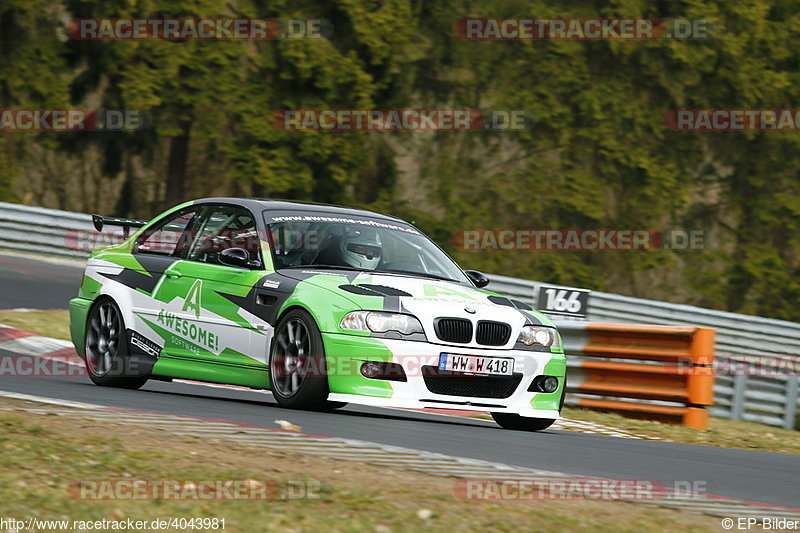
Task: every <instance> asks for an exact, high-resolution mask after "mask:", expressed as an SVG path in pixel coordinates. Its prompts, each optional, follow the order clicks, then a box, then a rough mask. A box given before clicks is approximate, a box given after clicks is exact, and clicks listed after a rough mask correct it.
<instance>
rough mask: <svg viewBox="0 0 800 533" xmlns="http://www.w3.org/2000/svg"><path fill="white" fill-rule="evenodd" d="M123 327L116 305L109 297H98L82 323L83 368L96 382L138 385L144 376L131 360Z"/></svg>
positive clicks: (125, 387) (126, 387) (145, 380)
mask: <svg viewBox="0 0 800 533" xmlns="http://www.w3.org/2000/svg"><path fill="white" fill-rule="evenodd" d="M129 354H130V351H129V349H128V338H127V330H126V329H125V322H124V320H123V318H122V313H120V310H119V307H117V304H116V303H114V301H113V300H111V299H110V298H104V299H102V300H100V301H98V302H97V303H96V304H95V305H94V307H93V308H92V311H91V312H90V313H89V320H88V321H87V323H86V370H87V372H88V373H89V379H91V380H92V381H93V382H94V383H95V384H96V385H101V386H103V387H120V388H124V389H138V388H139V387H141V386H142V385H144V384H145V383H146V382H147V376H141V375H138V373H137V372H136V369H135V368H133V366H134V365H132V364H131V358H130V355H129Z"/></svg>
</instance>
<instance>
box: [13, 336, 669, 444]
mask: <svg viewBox="0 0 800 533" xmlns="http://www.w3.org/2000/svg"><path fill="white" fill-rule="evenodd" d="M0 350H6V351H9V352H13V353H16V354H20V355H29V356H36V357H41V358H43V359H49V360H52V361H56V362H58V363H62V364H67V365H73V366H76V367H80V369H83V366H84V365H83V360H82V359H81V358H80V357H78V355H77V354H76V353H75V350H74V348H73V346H72V343H71V342H69V341H64V340H60V339H53V338H50V337H42V336H39V335H34V334H32V333H28V332H26V331H22V330H19V329H14V328H11V327H9V326H5V325H3V324H0ZM76 370H77V369H76ZM2 375H3V366H2V364H0V376H2ZM70 375H72V376H74V375H79V374H78V373H70ZM175 382H176V383H191V384H193V385H201V386H204V387H214V388H223V389H237V390H250V389H246V388H244V387H236V386H233V385H221V384H216V383H201V382H197V381H188V380H175ZM262 392H263V391H262ZM401 411H406V409H401ZM412 411H413V410H412ZM420 411H421V412H425V413H434V414H437V415H440V416H456V417H459V418H470V419H472V420H481V419H480V418H475V414H476V413H475V411H459V410H453V409H448V410H438V409H437V410H435V411H430V410H420ZM486 422H487V423H488V424H492V425H494V422H492V421H489V420H487V421H486ZM552 428H553V429H557V430H563V431H573V432H576V433H588V434H592V435H604V436H607V437H618V438H624V439H647V440H661V439H660V438H659V437H652V436H648V435H644V434H639V433H631V432H630V431H626V430H623V429H620V428H616V427H612V426H607V425H604V424H598V423H595V422H587V421H583V420H573V419H568V418H562V419H560V420H558V421H557V422H556V423H555V424H553V426H552Z"/></svg>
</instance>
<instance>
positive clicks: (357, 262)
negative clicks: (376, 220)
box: [338, 229, 383, 270]
mask: <svg viewBox="0 0 800 533" xmlns="http://www.w3.org/2000/svg"><path fill="white" fill-rule="evenodd" d="M338 252H339V253H338V255H339V260H340V262H342V263H344V264H346V265H349V266H351V267H355V268H363V269H365V270H374V269H375V268H376V267H377V266H378V263H380V261H381V253H382V252H383V244H382V243H381V237H380V235H378V233H377V232H376V231H374V230H369V229H367V230H364V229H358V230H356V231H354V232H352V233H350V232H348V233H347V234H346V235H344V236H342V237H341V240H340V241H339V250H338Z"/></svg>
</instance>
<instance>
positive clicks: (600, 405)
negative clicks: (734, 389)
mask: <svg viewBox="0 0 800 533" xmlns="http://www.w3.org/2000/svg"><path fill="white" fill-rule="evenodd" d="M559 329H560V330H561V332H562V336H563V337H564V339H565V344H566V350H567V355H568V361H569V356H571V355H572V356H580V359H579V360H578V361H572V362H570V364H569V367H570V368H569V373H568V378H567V389H568V392H571V393H577V394H580V395H581V397H579V398H578V399H577V401H570V402H569V403H570V404H572V405H577V406H580V407H588V408H592V409H598V410H603V411H613V412H618V413H620V414H624V415H626V416H633V417H638V418H648V419H654V420H661V421H664V422H670V423H681V424H683V425H685V426H688V427H691V428H695V429H706V428H707V427H708V410H707V409H706V406H709V405H712V404H713V386H714V375H713V362H714V339H715V334H716V332H715V331H714V330H713V329H711V328H696V327H684V326H650V325H639V324H608V323H601V322H588V323H572V324H559ZM576 337H580V340H579V341H577V342H571V341H572V339H573V338H576ZM586 396H588V397H586ZM595 397H596V398H595ZM635 400H639V401H635Z"/></svg>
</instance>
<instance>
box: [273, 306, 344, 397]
mask: <svg viewBox="0 0 800 533" xmlns="http://www.w3.org/2000/svg"><path fill="white" fill-rule="evenodd" d="M269 384H270V389H271V390H272V395H273V396H274V397H275V401H277V402H278V405H280V406H281V407H288V408H290V409H331V408H335V407H338V406H339V405H338V403H337V402H328V401H327V399H328V393H329V390H328V373H327V367H326V365H325V347H324V345H323V344H322V335H321V334H320V331H319V328H318V327H317V323H316V322H315V321H314V318H313V317H312V316H311V315H310V314H309V313H308V312H307V311H305V310H303V309H293V310H291V311H289V312H288V313H286V314H285V315H284V316H283V318H281V320H280V321H279V322H278V325H277V327H276V328H275V338H274V339H273V340H272V348H271V349H270V357H269Z"/></svg>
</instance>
